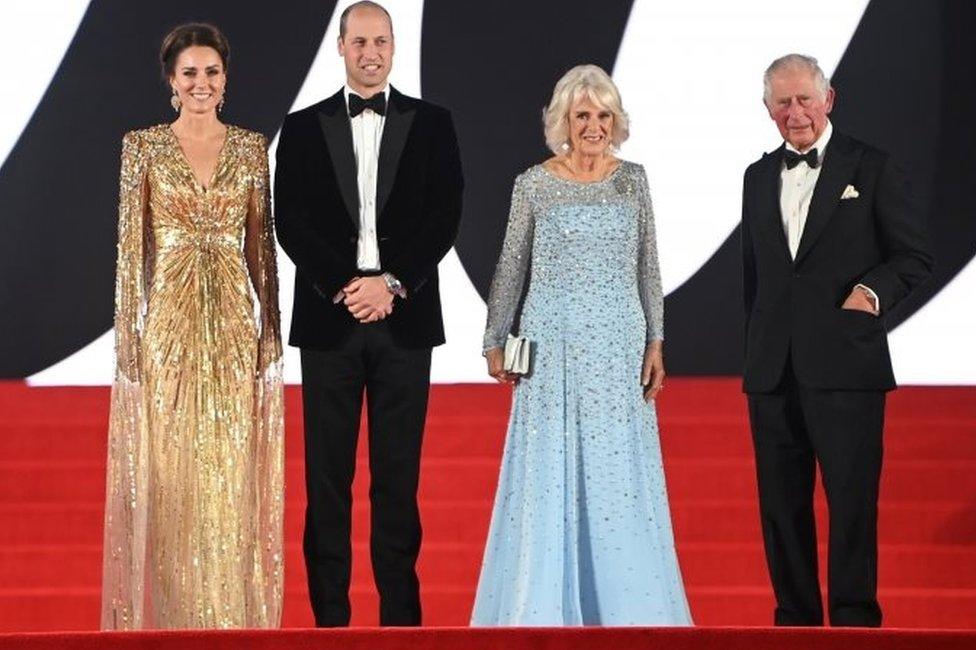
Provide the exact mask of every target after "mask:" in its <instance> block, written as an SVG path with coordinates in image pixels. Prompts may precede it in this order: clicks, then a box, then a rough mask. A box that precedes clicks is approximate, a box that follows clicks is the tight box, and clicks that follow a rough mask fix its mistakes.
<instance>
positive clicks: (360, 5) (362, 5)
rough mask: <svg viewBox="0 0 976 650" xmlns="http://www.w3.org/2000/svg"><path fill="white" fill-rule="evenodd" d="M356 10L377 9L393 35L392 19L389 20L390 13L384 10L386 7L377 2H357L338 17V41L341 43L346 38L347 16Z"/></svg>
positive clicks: (365, 0) (369, 0)
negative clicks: (383, 16)
mask: <svg viewBox="0 0 976 650" xmlns="http://www.w3.org/2000/svg"><path fill="white" fill-rule="evenodd" d="M356 9H378V10H379V11H382V12H383V13H384V14H385V15H386V20H387V21H388V22H389V23H390V34H391V35H392V34H393V19H392V18H390V12H389V11H387V10H386V7H384V6H383V5H381V4H380V3H378V2H372V0H359V2H354V3H352V4H351V5H349V6H348V7H346V8H345V9H343V11H342V13H341V14H340V15H339V40H340V41H341V40H342V39H344V38H345V37H346V22H347V21H348V20H349V14H351V13H352V12H353V11H355V10H356Z"/></svg>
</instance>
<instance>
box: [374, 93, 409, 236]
mask: <svg viewBox="0 0 976 650" xmlns="http://www.w3.org/2000/svg"><path fill="white" fill-rule="evenodd" d="M413 117H414V108H413V107H412V106H410V105H409V102H408V101H407V100H406V98H405V97H404V96H403V95H402V94H400V92H399V91H397V89H396V88H393V87H392V86H391V87H390V101H389V103H388V104H387V110H386V120H385V121H384V123H383V138H382V140H381V141H380V157H379V161H378V162H377V171H376V174H377V175H376V218H377V220H378V219H379V218H380V215H382V214H383V208H384V207H385V206H386V200H387V199H388V198H389V197H390V190H391V189H393V181H394V180H395V179H396V174H397V169H398V167H399V166H400V155H401V154H402V153H403V147H404V145H405V144H406V142H407V135H408V134H409V133H410V125H411V124H412V123H413Z"/></svg>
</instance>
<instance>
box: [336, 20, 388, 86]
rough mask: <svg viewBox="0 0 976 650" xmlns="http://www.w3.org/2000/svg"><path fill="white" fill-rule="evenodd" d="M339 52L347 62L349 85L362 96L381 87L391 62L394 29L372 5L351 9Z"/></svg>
mask: <svg viewBox="0 0 976 650" xmlns="http://www.w3.org/2000/svg"><path fill="white" fill-rule="evenodd" d="M339 54H340V56H342V58H343V59H345V61H346V81H347V82H348V84H349V87H350V88H352V89H353V90H354V91H356V92H357V93H359V94H361V95H362V96H363V97H371V96H372V95H374V94H376V93H377V92H379V91H380V90H382V89H383V88H384V87H385V86H386V78H387V77H389V76H390V67H391V66H392V65H393V28H392V26H391V25H390V21H389V20H387V18H386V14H384V13H383V12H382V11H380V10H378V9H373V8H371V7H360V8H357V9H354V10H353V11H352V12H351V13H350V14H349V15H348V16H347V17H346V35H345V36H344V37H340V38H339Z"/></svg>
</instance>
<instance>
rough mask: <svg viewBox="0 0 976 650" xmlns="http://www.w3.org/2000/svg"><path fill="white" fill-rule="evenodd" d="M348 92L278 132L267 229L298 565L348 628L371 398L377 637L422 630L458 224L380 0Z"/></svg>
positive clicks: (349, 20) (314, 597) (439, 147)
mask: <svg viewBox="0 0 976 650" xmlns="http://www.w3.org/2000/svg"><path fill="white" fill-rule="evenodd" d="M339 31H340V35H339V42H338V48H339V54H340V55H341V56H342V57H343V59H344V60H345V68H346V84H345V86H344V87H343V88H342V89H340V90H339V92H337V93H335V94H334V95H333V96H332V97H329V98H328V99H326V100H324V101H322V102H319V103H318V104H315V105H313V106H310V107H309V108H306V109H304V110H300V111H298V112H295V113H292V114H291V115H289V116H288V117H287V118H285V122H284V124H283V126H282V129H281V136H280V139H279V143H278V151H277V169H276V172H275V221H276V225H277V230H278V238H279V240H280V242H281V246H282V248H284V250H285V252H286V253H288V255H289V257H291V259H292V260H293V261H294V262H295V266H296V268H297V275H296V279H295V307H294V313H293V317H292V325H291V336H290V343H291V345H294V346H297V347H299V348H301V356H302V399H303V406H304V415H305V474H306V489H307V493H308V508H307V511H306V517H305V538H304V550H305V563H306V568H307V570H308V586H309V596H310V598H311V601H312V610H313V611H314V613H315V621H316V624H317V625H320V626H339V625H348V623H349V618H350V605H349V580H350V566H351V559H352V551H351V545H350V539H349V536H350V521H351V511H352V494H351V486H352V480H353V472H354V469H355V466H356V442H357V435H358V432H359V418H360V412H361V409H362V404H363V396H364V393H365V396H366V403H367V409H368V417H369V467H370V502H371V506H372V518H371V539H370V549H371V558H372V562H373V575H374V577H375V580H376V585H377V589H378V591H379V595H380V624H381V625H419V624H420V622H421V608H420V593H419V585H418V581H417V573H416V569H415V564H416V560H417V555H418V553H419V550H420V536H421V528H420V516H419V513H418V509H417V484H418V475H419V468H420V448H421V438H422V434H423V429H424V420H425V416H426V409H427V395H428V388H429V383H430V357H431V348H432V347H433V346H435V345H440V344H441V343H443V342H444V327H443V323H442V320H441V308H440V297H439V295H438V288H437V263H438V262H439V261H440V260H441V258H442V257H443V256H444V255H445V254H446V253H447V252H448V250H450V248H451V246H452V245H453V242H454V238H455V236H456V234H457V229H458V221H459V219H460V216H461V194H462V186H463V181H462V175H461V161H460V156H459V153H458V145H457V138H456V136H455V132H454V126H453V123H452V120H451V115H450V113H449V112H448V111H447V110H445V109H443V108H440V107H438V106H434V105H433V104H430V103H428V102H424V101H421V100H419V99H414V98H412V97H407V96H405V95H403V94H401V93H399V92H397V90H396V89H394V88H392V87H390V85H389V84H388V83H387V77H388V76H389V73H390V66H391V64H392V61H393V52H394V41H393V25H392V21H391V20H390V16H389V14H388V13H387V11H386V10H385V9H384V8H383V7H381V6H380V5H378V4H376V3H374V2H356V3H354V4H352V5H350V6H349V7H348V8H347V9H346V10H345V11H344V12H343V14H342V17H341V19H340V30H339Z"/></svg>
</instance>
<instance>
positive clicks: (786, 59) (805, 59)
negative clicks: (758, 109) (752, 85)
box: [763, 54, 830, 106]
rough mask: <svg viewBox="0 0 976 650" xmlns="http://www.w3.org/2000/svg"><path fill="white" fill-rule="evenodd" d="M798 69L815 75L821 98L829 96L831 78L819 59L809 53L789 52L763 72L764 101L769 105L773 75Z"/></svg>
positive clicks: (814, 79) (814, 78)
mask: <svg viewBox="0 0 976 650" xmlns="http://www.w3.org/2000/svg"><path fill="white" fill-rule="evenodd" d="M796 69H799V70H806V71H807V72H809V73H810V74H811V75H812V76H813V81H814V83H815V84H817V90H819V91H820V98H821V99H824V98H826V97H827V91H828V90H830V80H829V79H828V78H827V75H825V74H824V71H823V70H822V69H821V68H820V64H819V63H817V60H816V59H815V58H813V57H812V56H809V55H807V54H787V55H786V56H781V57H779V58H778V59H776V60H775V61H773V62H772V63H770V64H769V67H768V68H766V72H765V73H764V74H763V102H765V103H766V105H767V106H768V105H769V99H770V97H772V94H773V76H775V75H776V73H778V72H782V71H783V70H796Z"/></svg>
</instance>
